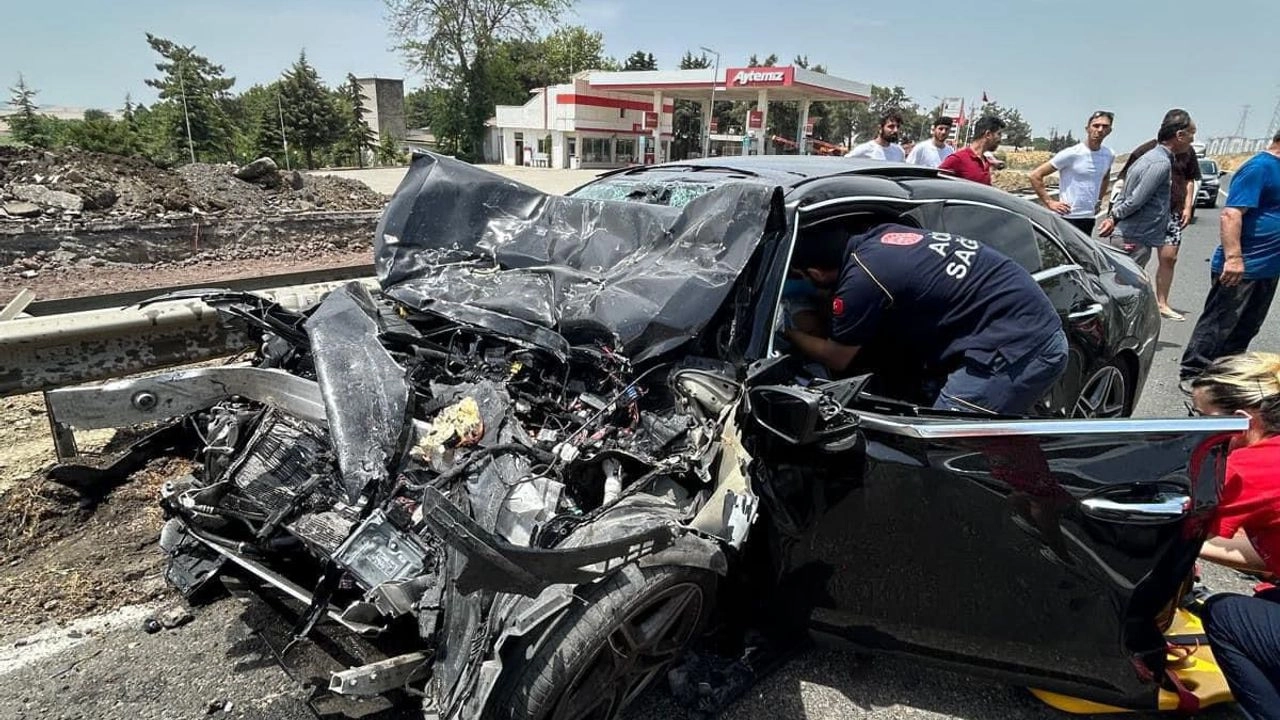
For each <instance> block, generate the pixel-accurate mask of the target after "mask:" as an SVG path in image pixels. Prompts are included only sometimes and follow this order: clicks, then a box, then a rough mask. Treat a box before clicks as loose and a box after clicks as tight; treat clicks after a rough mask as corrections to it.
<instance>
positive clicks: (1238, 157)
mask: <svg viewBox="0 0 1280 720" xmlns="http://www.w3.org/2000/svg"><path fill="white" fill-rule="evenodd" d="M1254 155H1257V153H1236V154H1234V155H1214V156H1213V157H1212V159H1213V160H1215V161H1216V162H1217V163H1218V168H1219V169H1221V170H1226V171H1227V172H1235V171H1236V170H1239V169H1240V166H1241V165H1243V164H1245V161H1246V160H1248V159H1249V158H1251V157H1253V156H1254Z"/></svg>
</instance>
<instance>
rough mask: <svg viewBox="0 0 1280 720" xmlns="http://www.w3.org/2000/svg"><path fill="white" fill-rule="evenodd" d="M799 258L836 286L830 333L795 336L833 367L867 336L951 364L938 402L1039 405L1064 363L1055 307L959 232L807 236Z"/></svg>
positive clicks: (1025, 277)
mask: <svg viewBox="0 0 1280 720" xmlns="http://www.w3.org/2000/svg"><path fill="white" fill-rule="evenodd" d="M793 252H794V254H793V258H792V265H793V267H795V268H797V269H799V270H801V271H802V272H803V273H804V274H805V276H806V277H808V278H809V279H810V280H811V281H812V282H813V283H814V284H815V285H817V286H819V287H832V288H834V294H833V298H832V301H831V336H830V337H829V338H823V337H819V336H817V335H812V334H809V333H806V332H804V331H802V330H799V329H796V328H789V329H787V330H785V335H786V339H787V340H788V341H790V342H791V343H792V344H793V345H794V346H795V347H796V348H797V349H798V350H799V351H800V352H802V353H804V354H805V355H807V356H808V357H810V358H812V359H813V360H816V361H818V362H820V363H822V364H823V365H825V366H826V367H827V368H829V369H831V370H832V371H835V372H841V371H843V370H845V369H846V368H847V367H849V364H850V363H851V362H852V361H853V359H854V357H855V356H856V355H857V354H858V352H859V351H860V350H861V349H862V348H863V347H864V346H865V345H868V344H872V343H875V344H883V348H886V349H887V350H888V351H890V352H893V353H894V354H895V357H901V358H902V359H903V362H904V363H906V362H911V363H916V364H923V365H926V366H929V367H935V368H942V369H945V370H946V371H947V372H948V375H947V379H946V382H945V384H944V385H943V387H942V392H941V393H940V394H939V396H938V399H937V402H936V403H935V405H934V407H937V408H941V409H950V410H961V411H966V412H988V413H998V414H1007V415H1016V414H1026V413H1028V412H1030V411H1031V410H1032V408H1033V407H1034V405H1035V403H1036V401H1038V400H1040V399H1041V398H1042V397H1043V396H1044V395H1045V394H1046V393H1047V392H1048V390H1049V388H1050V387H1052V385H1053V383H1054V382H1056V381H1057V379H1058V377H1059V376H1060V375H1061V374H1062V372H1063V370H1065V369H1066V365H1067V339H1066V335H1065V334H1064V333H1063V331H1062V321H1061V319H1060V318H1059V317H1058V313H1057V311H1056V310H1055V309H1054V307H1053V304H1052V303H1050V302H1049V299H1048V297H1046V296H1045V294H1044V292H1043V291H1042V290H1041V289H1040V287H1039V286H1038V285H1037V284H1036V281H1035V280H1034V279H1033V278H1032V277H1031V275H1029V274H1028V273H1027V271H1026V270H1024V269H1023V268H1022V267H1021V266H1020V265H1018V264H1017V263H1015V262H1013V261H1012V260H1010V259H1008V258H1006V257H1005V256H1004V255H1001V254H1000V253H999V252H997V251H995V250H993V249H991V248H989V247H986V246H985V245H983V244H982V243H980V242H978V241H976V240H971V239H969V238H964V237H960V236H958V235H949V234H945V233H934V232H929V231H926V230H920V229H917V228H911V227H907V226H905V225H896V224H886V225H880V226H878V227H876V228H873V229H872V230H871V231H870V232H867V233H865V234H862V235H855V236H853V237H852V238H851V239H850V240H849V242H848V245H847V246H846V247H844V248H843V250H841V249H840V248H839V246H838V245H837V246H834V247H833V246H832V245H829V244H822V243H803V242H802V243H801V244H800V245H798V246H797V247H796V249H795V250H794V251H793Z"/></svg>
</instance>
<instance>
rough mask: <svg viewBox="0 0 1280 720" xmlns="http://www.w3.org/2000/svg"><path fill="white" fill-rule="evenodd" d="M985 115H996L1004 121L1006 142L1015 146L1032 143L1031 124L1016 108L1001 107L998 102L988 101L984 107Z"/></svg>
mask: <svg viewBox="0 0 1280 720" xmlns="http://www.w3.org/2000/svg"><path fill="white" fill-rule="evenodd" d="M983 114H984V115H994V116H996V117H998V118H1000V119H1001V120H1003V121H1004V124H1005V128H1004V142H1005V143H1006V144H1008V145H1013V146H1014V147H1022V146H1023V145H1030V144H1031V124H1030V123H1028V122H1027V121H1026V120H1024V119H1023V118H1022V113H1020V112H1018V111H1017V110H1016V109H1014V108H1006V107H1000V106H999V105H997V104H996V103H988V104H987V105H986V106H985V107H984V108H983Z"/></svg>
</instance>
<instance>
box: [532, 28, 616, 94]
mask: <svg viewBox="0 0 1280 720" xmlns="http://www.w3.org/2000/svg"><path fill="white" fill-rule="evenodd" d="M542 56H543V58H544V61H545V63H546V66H547V71H548V74H549V77H550V80H551V82H550V83H547V84H552V83H564V82H569V79H570V78H572V77H573V75H574V73H578V72H582V71H583V70H616V69H617V63H615V62H614V61H613V60H610V59H609V58H608V57H606V56H605V54H604V36H603V35H601V34H600V33H598V32H593V31H591V30H588V29H586V28H584V27H582V26H580V25H570V26H569V27H563V28H560V29H558V30H556V31H555V32H553V33H551V34H550V35H548V36H547V37H545V38H543V40H542Z"/></svg>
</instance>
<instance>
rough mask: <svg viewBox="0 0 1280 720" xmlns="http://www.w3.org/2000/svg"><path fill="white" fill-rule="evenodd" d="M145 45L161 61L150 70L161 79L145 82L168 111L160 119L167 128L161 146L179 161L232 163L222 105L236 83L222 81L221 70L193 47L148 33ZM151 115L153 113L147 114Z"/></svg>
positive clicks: (230, 129)
mask: <svg viewBox="0 0 1280 720" xmlns="http://www.w3.org/2000/svg"><path fill="white" fill-rule="evenodd" d="M147 44H149V45H150V46H151V49H153V50H155V51H156V52H157V53H159V54H160V57H162V58H163V59H164V62H160V63H156V70H159V71H160V72H161V73H163V76H162V77H159V78H154V79H149V80H147V81H146V82H147V85H149V86H151V87H153V88H156V89H157V90H159V91H160V99H161V100H166V101H169V102H170V104H171V105H172V107H171V108H170V109H169V110H168V111H167V112H165V113H162V115H163V116H164V118H165V120H166V125H167V127H166V128H165V136H166V137H165V140H166V141H167V142H168V143H169V144H170V145H171V146H172V147H173V148H174V149H175V150H177V151H178V152H179V155H181V156H188V157H189V155H190V153H191V152H192V151H193V152H194V154H195V159H197V160H200V159H208V160H218V161H221V160H230V159H232V158H234V156H235V151H234V143H233V140H234V135H235V128H234V126H233V124H232V122H231V118H230V116H229V115H228V114H227V110H226V107H225V104H226V102H227V91H228V90H230V89H231V86H232V85H235V82H236V79H235V78H233V77H225V76H224V74H223V73H225V72H226V70H225V69H224V68H223V67H222V66H221V65H214V64H213V63H212V62H210V61H209V59H208V58H206V57H203V56H201V55H197V54H196V53H195V47H184V46H181V45H178V44H176V43H174V42H172V41H169V40H165V39H164V38H160V37H156V36H155V35H152V34H151V33H147ZM156 109H157V108H155V107H153V108H152V111H153V112H154V111H155V110H156ZM188 127H189V129H190V137H189V139H188Z"/></svg>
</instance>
